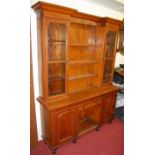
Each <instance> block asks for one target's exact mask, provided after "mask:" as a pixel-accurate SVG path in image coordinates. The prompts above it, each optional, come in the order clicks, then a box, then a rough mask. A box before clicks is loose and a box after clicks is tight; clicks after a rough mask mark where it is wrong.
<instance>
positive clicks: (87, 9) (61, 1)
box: [30, 0, 124, 140]
mask: <svg viewBox="0 0 155 155" xmlns="http://www.w3.org/2000/svg"><path fill="white" fill-rule="evenodd" d="M37 1H38V0H31V1H30V3H31V5H33V4H34V3H36V2H37ZM42 1H46V2H51V3H53V4H58V5H63V6H67V7H71V8H74V9H77V10H78V11H80V12H84V13H88V14H93V15H97V16H101V17H112V18H115V19H120V20H122V19H123V17H124V14H123V13H120V12H116V11H113V10H111V9H108V8H106V7H102V6H99V5H95V4H92V3H89V2H87V1H86V0H85V1H84V0H42ZM31 37H32V38H31V39H32V55H33V72H34V74H33V75H34V92H35V98H37V97H38V94H39V92H38V90H39V88H38V63H37V26H36V14H35V13H34V12H33V10H32V9H31ZM120 63H124V59H123V56H121V55H120V54H117V55H116V64H115V66H118V65H119V64H120ZM35 105H36V117H37V129H38V139H39V140H41V139H42V137H41V122H40V109H39V104H38V102H37V101H35Z"/></svg>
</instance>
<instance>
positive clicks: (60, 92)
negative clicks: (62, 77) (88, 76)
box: [49, 90, 65, 96]
mask: <svg viewBox="0 0 155 155" xmlns="http://www.w3.org/2000/svg"><path fill="white" fill-rule="evenodd" d="M63 93H65V91H64V90H57V91H54V92H52V93H49V96H53V95H58V94H63Z"/></svg>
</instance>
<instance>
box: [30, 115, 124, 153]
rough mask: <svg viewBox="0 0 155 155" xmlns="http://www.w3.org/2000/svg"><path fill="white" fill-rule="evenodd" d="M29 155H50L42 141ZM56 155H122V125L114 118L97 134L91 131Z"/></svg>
mask: <svg viewBox="0 0 155 155" xmlns="http://www.w3.org/2000/svg"><path fill="white" fill-rule="evenodd" d="M30 155H51V151H50V149H49V148H48V147H47V145H46V144H44V142H43V141H41V142H39V144H38V145H37V146H36V147H35V148H34V149H33V150H31V151H30ZM56 155H124V123H123V122H122V121H121V120H119V119H118V118H115V119H114V120H113V122H112V124H108V123H106V124H104V125H103V126H102V127H101V128H100V131H99V132H96V131H95V130H94V131H91V132H89V133H87V134H85V135H83V136H81V137H79V139H78V140H77V143H76V144H73V143H71V142H70V143H68V144H65V145H63V146H61V147H60V148H58V150H57V153H56Z"/></svg>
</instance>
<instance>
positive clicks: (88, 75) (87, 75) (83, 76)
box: [69, 73, 97, 80]
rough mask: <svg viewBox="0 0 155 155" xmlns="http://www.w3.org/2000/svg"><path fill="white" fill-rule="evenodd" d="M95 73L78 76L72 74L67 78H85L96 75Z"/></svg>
mask: <svg viewBox="0 0 155 155" xmlns="http://www.w3.org/2000/svg"><path fill="white" fill-rule="evenodd" d="M96 75H97V74H94V73H93V74H85V75H79V76H72V77H70V78H69V80H76V79H80V78H87V77H93V76H96Z"/></svg>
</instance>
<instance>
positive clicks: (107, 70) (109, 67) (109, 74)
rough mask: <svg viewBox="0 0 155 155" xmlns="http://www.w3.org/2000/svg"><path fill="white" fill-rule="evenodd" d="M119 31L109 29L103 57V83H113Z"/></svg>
mask: <svg viewBox="0 0 155 155" xmlns="http://www.w3.org/2000/svg"><path fill="white" fill-rule="evenodd" d="M116 40H117V31H116V30H108V31H107V32H106V38H105V51H104V57H103V61H104V62H103V63H104V69H103V81H102V82H103V84H106V83H111V82H112V78H113V67H114V62H115V52H116Z"/></svg>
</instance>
